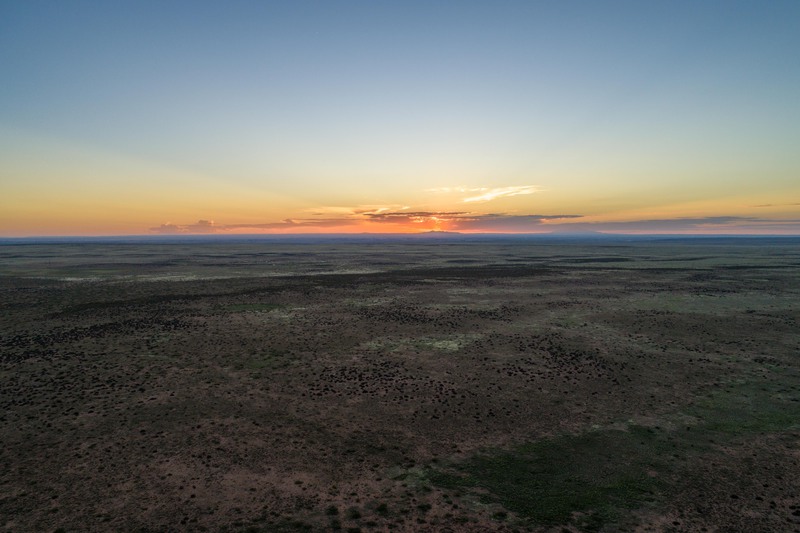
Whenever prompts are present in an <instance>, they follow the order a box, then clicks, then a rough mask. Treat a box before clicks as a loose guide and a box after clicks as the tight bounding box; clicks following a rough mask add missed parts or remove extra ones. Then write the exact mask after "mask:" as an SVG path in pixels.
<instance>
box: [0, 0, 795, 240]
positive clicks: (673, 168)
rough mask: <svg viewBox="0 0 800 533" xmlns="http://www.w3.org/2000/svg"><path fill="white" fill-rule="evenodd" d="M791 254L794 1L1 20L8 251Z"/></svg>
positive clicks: (82, 10) (452, 4)
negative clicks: (343, 243)
mask: <svg viewBox="0 0 800 533" xmlns="http://www.w3.org/2000/svg"><path fill="white" fill-rule="evenodd" d="M427 231H459V232H514V233H544V232H564V231H568V232H588V231H599V232H611V233H704V234H708V233H720V234H762V233H767V234H800V2H798V1H797V0H770V1H768V2H763V1H748V2H743V1H737V0H725V1H711V0H707V1H697V0H693V1H681V0H674V1H668V2H667V1H664V2H641V1H625V2H622V1H607V2H596V1H586V2H579V1H572V0H564V1H559V2H549V1H548V2H545V1H542V2H537V1H534V0H528V1H521V2H514V1H503V0H494V1H483V2H473V1H467V0H463V1H458V2H456V1H447V2H445V1H436V0H429V1H424V2H417V1H413V0H404V1H402V2H397V1H393V2H389V1H382V0H372V1H357V0H352V1H349V0H348V1H344V0H342V1H331V0H328V1H323V2H310V1H305V0H292V1H286V2H266V1H258V2H256V1H254V2H241V1H240V2H237V1H227V2H205V1H201V0H194V1H191V2H181V1H177V0H176V1H163V0H161V1H153V2H151V1H147V0H140V1H110V2H109V1H105V2H101V1H94V2H89V1H82V0H71V1H69V2H64V1H60V0H52V1H39V0H8V1H4V2H0V236H8V237H13V236H43V235H146V234H164V233H178V234H181V233H323V232H335V233H344V232H347V233H351V232H355V233H361V232H374V233H395V232H427Z"/></svg>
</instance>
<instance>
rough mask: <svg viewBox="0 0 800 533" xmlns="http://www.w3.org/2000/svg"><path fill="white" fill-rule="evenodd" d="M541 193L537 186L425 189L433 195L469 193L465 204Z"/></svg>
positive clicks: (464, 201) (464, 199) (463, 200)
mask: <svg viewBox="0 0 800 533" xmlns="http://www.w3.org/2000/svg"><path fill="white" fill-rule="evenodd" d="M540 191H541V189H540V188H539V187H537V186H535V185H517V186H513V187H433V188H431V189H425V192H429V193H433V194H467V193H469V194H470V196H467V197H465V198H462V199H461V201H462V202H463V203H473V202H490V201H492V200H497V199H498V198H508V197H511V196H520V195H523V194H534V193H537V192H540ZM476 193H477V194H476Z"/></svg>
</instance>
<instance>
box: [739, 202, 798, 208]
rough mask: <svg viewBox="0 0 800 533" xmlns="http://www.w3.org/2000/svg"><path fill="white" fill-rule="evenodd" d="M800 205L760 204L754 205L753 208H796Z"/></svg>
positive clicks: (796, 203)
mask: <svg viewBox="0 0 800 533" xmlns="http://www.w3.org/2000/svg"><path fill="white" fill-rule="evenodd" d="M798 205H800V202H795V203H791V204H759V205H753V206H751V207H796V206H798Z"/></svg>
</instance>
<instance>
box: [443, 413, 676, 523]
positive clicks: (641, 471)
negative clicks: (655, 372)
mask: <svg viewBox="0 0 800 533" xmlns="http://www.w3.org/2000/svg"><path fill="white" fill-rule="evenodd" d="M670 450H671V444H670V443H669V442H668V440H667V439H666V437H665V435H664V434H663V433H662V432H659V431H655V430H652V429H648V428H643V427H639V426H633V427H631V428H630V429H629V430H628V431H621V430H611V431H593V432H589V433H585V434H583V435H577V436H561V437H557V438H553V439H547V440H543V441H539V442H535V443H533V444H528V445H524V446H520V447H519V448H516V449H514V450H512V451H498V452H494V453H490V454H485V455H479V456H476V457H473V458H471V459H468V460H467V461H465V462H463V463H460V464H458V465H455V466H454V467H453V468H451V469H448V470H434V471H431V472H430V473H429V478H430V480H431V482H432V483H433V484H435V485H438V486H440V487H443V488H448V489H452V490H461V491H465V490H466V491H470V492H473V493H474V494H475V495H477V497H478V498H479V499H480V500H481V501H482V502H483V503H499V504H500V505H502V506H503V507H505V508H506V509H508V510H509V511H512V512H513V513H515V514H516V515H517V516H519V517H520V518H522V519H527V520H529V521H533V522H535V523H539V524H545V525H555V524H566V523H570V522H572V523H574V524H575V525H576V526H578V527H581V528H582V529H586V530H594V529H598V528H600V527H602V526H603V525H604V524H606V523H609V522H613V521H615V520H616V519H617V518H618V516H619V512H618V510H619V509H622V508H632V507H638V506H640V505H641V504H643V503H644V502H647V501H652V500H654V499H655V498H657V495H658V493H659V490H660V485H661V481H660V480H659V479H658V478H657V477H655V476H650V475H648V473H647V472H648V471H656V470H661V469H662V467H663V464H662V463H663V461H664V459H662V458H663V457H664V456H665V454H666V453H667V452H668V451H670ZM576 516H577V517H578V518H575V517H576ZM573 518H575V519H574V520H573Z"/></svg>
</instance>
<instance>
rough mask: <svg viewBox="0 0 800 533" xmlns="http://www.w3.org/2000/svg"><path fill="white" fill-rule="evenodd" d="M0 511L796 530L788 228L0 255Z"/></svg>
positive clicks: (200, 522)
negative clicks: (658, 236) (697, 235)
mask: <svg viewBox="0 0 800 533" xmlns="http://www.w3.org/2000/svg"><path fill="white" fill-rule="evenodd" d="M0 318H1V320H0V444H2V446H0V529H3V530H7V531H36V532H46V531H184V530H185V531H248V532H256V531H320V530H321V531H324V530H329V531H335V530H342V531H350V532H355V531H390V530H391V531H475V532H478V531H553V532H562V531H676V532H677V531H718V532H723V531H752V532H757V531H765V532H766V531H800V481H798V480H800V358H799V357H800V326H799V321H800V241H798V240H792V239H787V240H766V239H765V240H741V241H737V240H731V241H728V240H725V239H717V240H710V241H693V240H687V241H681V240H663V241H652V242H651V241H631V242H627V241H624V240H613V241H603V240H599V241H592V242H588V241H587V242H582V241H568V242H538V241H519V242H517V241H513V242H497V243H492V242H483V243H463V242H449V241H446V240H445V241H442V242H438V241H437V242H393V241H387V242H376V243H374V244H366V243H316V244H312V243H304V244H292V243H241V242H238V243H228V244H225V243H202V242H199V243H185V244H180V245H178V244H147V243H138V244H131V243H127V244H125V243H117V244H114V243H103V244H91V243H83V244H49V245H38V244H13V245H3V246H0Z"/></svg>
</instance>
